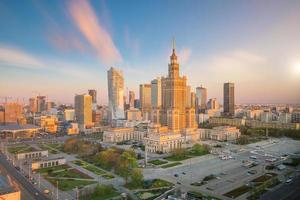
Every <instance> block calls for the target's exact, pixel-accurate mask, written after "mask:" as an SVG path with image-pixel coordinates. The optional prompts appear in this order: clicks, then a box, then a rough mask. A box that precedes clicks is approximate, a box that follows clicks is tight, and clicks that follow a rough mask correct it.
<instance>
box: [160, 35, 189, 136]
mask: <svg viewBox="0 0 300 200" xmlns="http://www.w3.org/2000/svg"><path fill="white" fill-rule="evenodd" d="M186 82H187V79H186V77H185V76H180V73H179V64H178V62H177V55H176V49H175V40H174V41H173V49H172V54H171V56H170V63H169V67H168V76H167V77H163V78H162V108H161V124H162V125H163V126H168V129H169V130H171V131H172V132H175V133H176V132H181V130H182V129H184V128H188V126H189V125H190V124H191V123H190V122H189V121H187V120H186V119H188V118H187V116H186V105H187V95H186V93H187V91H186V90H187V84H186Z"/></svg>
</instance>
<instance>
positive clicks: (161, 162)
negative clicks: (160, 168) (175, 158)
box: [148, 160, 168, 165]
mask: <svg viewBox="0 0 300 200" xmlns="http://www.w3.org/2000/svg"><path fill="white" fill-rule="evenodd" d="M148 163H151V164H153V165H163V164H166V163H168V161H163V160H151V161H149V162H148Z"/></svg>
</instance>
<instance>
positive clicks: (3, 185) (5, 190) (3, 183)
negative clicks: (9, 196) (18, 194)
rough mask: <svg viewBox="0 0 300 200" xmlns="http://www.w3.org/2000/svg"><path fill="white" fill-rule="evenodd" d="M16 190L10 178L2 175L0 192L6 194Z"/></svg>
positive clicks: (0, 177) (0, 176)
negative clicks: (10, 182)
mask: <svg viewBox="0 0 300 200" xmlns="http://www.w3.org/2000/svg"><path fill="white" fill-rule="evenodd" d="M12 191H14V189H13V188H12V187H11V186H10V185H9V183H8V180H7V178H6V177H5V176H2V175H0V194H5V193H9V192H12Z"/></svg>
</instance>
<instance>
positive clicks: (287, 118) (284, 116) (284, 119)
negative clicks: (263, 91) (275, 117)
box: [279, 112, 292, 123]
mask: <svg viewBox="0 0 300 200" xmlns="http://www.w3.org/2000/svg"><path fill="white" fill-rule="evenodd" d="M279 122H281V123H291V122H292V114H291V113H286V112H282V113H280V114H279Z"/></svg>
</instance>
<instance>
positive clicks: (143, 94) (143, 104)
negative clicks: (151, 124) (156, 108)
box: [140, 84, 151, 120]
mask: <svg viewBox="0 0 300 200" xmlns="http://www.w3.org/2000/svg"><path fill="white" fill-rule="evenodd" d="M140 108H141V111H142V116H143V119H144V120H150V113H151V84H141V85H140Z"/></svg>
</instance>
